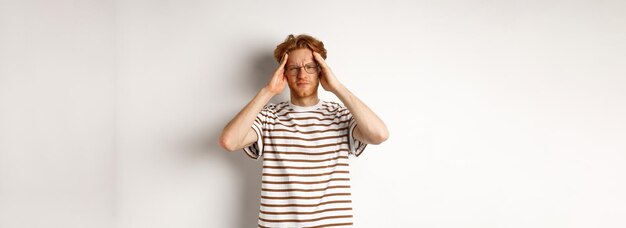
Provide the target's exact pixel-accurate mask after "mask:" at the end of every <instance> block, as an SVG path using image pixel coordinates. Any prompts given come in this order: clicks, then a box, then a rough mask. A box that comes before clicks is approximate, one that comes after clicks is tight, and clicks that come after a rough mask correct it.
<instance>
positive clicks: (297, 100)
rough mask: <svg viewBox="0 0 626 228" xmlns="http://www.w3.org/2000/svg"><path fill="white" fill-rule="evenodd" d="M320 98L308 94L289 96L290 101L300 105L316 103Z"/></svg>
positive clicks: (306, 105) (308, 105) (307, 105)
mask: <svg viewBox="0 0 626 228" xmlns="http://www.w3.org/2000/svg"><path fill="white" fill-rule="evenodd" d="M319 101H320V99H319V98H318V97H317V96H308V97H298V98H296V97H293V96H292V97H291V103H292V104H294V105H297V106H302V107H310V106H313V105H316V104H317V103H318V102H319Z"/></svg>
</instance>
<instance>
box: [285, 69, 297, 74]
mask: <svg viewBox="0 0 626 228" xmlns="http://www.w3.org/2000/svg"><path fill="white" fill-rule="evenodd" d="M299 70H300V68H299V67H287V71H286V72H285V73H286V74H287V75H297V74H298V71H299Z"/></svg>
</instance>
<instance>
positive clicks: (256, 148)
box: [243, 104, 275, 159]
mask: <svg viewBox="0 0 626 228" xmlns="http://www.w3.org/2000/svg"><path fill="white" fill-rule="evenodd" d="M273 107H274V105H273V104H268V105H265V106H264V107H263V109H262V110H261V112H259V114H257V116H256V118H255V119H254V122H253V123H252V126H251V127H252V129H253V130H254V132H255V133H256V135H257V141H256V143H252V144H250V145H249V146H246V147H244V148H243V151H244V152H245V153H246V155H248V157H250V158H252V159H259V158H261V157H262V156H263V141H264V140H263V137H264V136H265V134H264V133H263V132H264V131H266V130H267V123H268V122H270V121H271V120H272V119H273V118H272V117H273V116H275V114H274V112H273V111H272V110H273Z"/></svg>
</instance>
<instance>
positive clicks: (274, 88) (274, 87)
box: [265, 53, 289, 96]
mask: <svg viewBox="0 0 626 228" xmlns="http://www.w3.org/2000/svg"><path fill="white" fill-rule="evenodd" d="M288 57H289V55H288V54H287V53H285V55H284V56H283V59H282V60H281V61H280V65H279V66H278V68H277V69H276V71H274V75H273V76H272V79H271V80H270V82H269V83H268V84H267V86H265V88H266V89H267V90H268V91H269V92H270V93H272V95H274V96H275V95H278V94H280V93H281V92H283V90H284V89H285V85H287V77H286V76H285V64H286V63H287V58H288Z"/></svg>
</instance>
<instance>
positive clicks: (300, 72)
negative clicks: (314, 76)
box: [298, 67, 307, 78]
mask: <svg viewBox="0 0 626 228" xmlns="http://www.w3.org/2000/svg"><path fill="white" fill-rule="evenodd" d="M305 76H307V75H306V71H305V70H304V67H302V68H300V70H298V78H301V77H305Z"/></svg>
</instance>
